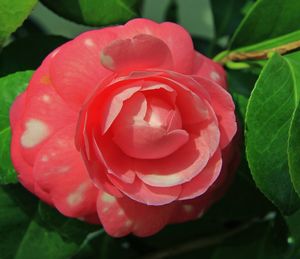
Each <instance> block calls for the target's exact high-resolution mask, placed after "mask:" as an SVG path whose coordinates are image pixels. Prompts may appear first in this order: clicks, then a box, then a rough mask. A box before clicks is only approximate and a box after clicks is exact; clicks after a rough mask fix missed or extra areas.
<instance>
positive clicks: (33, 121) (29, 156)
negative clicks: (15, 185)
mask: <svg viewBox="0 0 300 259" xmlns="http://www.w3.org/2000/svg"><path fill="white" fill-rule="evenodd" d="M52 55H53V54H50V55H49V56H48V57H47V58H46V60H45V61H44V62H43V64H42V65H41V67H40V68H39V69H38V70H37V71H36V72H35V74H34V75H33V77H32V79H31V81H30V84H29V86H28V88H27V90H26V100H25V103H24V108H23V114H22V117H20V118H19V121H18V123H20V130H21V132H22V133H21V135H20V136H14V137H17V138H18V140H17V141H19V143H20V151H21V153H22V155H23V156H24V158H25V160H26V161H28V162H29V163H30V164H31V165H33V163H34V159H35V156H36V154H37V152H38V151H39V150H40V148H41V147H42V145H43V144H44V143H45V141H46V140H47V139H48V138H49V137H51V136H52V135H53V134H54V133H55V132H56V131H57V130H59V129H60V128H62V127H65V126H66V125H69V124H71V123H75V121H76V120H77V116H78V115H77V114H76V113H75V112H74V111H72V110H71V109H70V108H69V107H68V106H67V105H66V104H65V102H64V101H63V100H62V99H61V98H60V96H59V95H58V94H57V93H56V91H55V89H54V88H53V87H52V85H51V81H50V80H49V74H48V66H49V62H50V61H51V58H52Z"/></svg>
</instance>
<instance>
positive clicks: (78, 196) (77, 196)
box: [67, 183, 88, 206]
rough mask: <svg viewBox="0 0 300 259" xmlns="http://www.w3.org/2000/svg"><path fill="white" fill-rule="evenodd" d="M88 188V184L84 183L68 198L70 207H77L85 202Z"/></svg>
mask: <svg viewBox="0 0 300 259" xmlns="http://www.w3.org/2000/svg"><path fill="white" fill-rule="evenodd" d="M87 187H88V183H82V184H80V185H79V186H78V188H77V189H76V190H75V191H74V192H72V193H71V194H70V195H69V196H68V198H67V202H68V204H69V205H70V206H76V205H78V204H79V203H81V202H82V201H83V198H84V196H83V194H84V192H85V191H86V189H87Z"/></svg>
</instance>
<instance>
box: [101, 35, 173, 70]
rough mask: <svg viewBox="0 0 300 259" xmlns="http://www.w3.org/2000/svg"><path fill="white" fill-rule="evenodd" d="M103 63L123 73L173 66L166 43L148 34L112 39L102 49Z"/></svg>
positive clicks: (108, 67)
mask: <svg viewBox="0 0 300 259" xmlns="http://www.w3.org/2000/svg"><path fill="white" fill-rule="evenodd" d="M124 50H125V51H124ZM101 63H102V65H103V66H104V67H106V68H107V69H110V70H112V71H114V72H118V73H123V74H126V73H127V72H130V71H134V70H144V69H148V68H156V69H157V68H167V69H172V67H173V64H172V57H171V53H170V50H169V48H168V46H167V45H166V43H164V42H163V41H162V40H160V39H159V38H156V37H153V36H151V35H147V34H138V35H135V36H134V37H133V38H127V39H118V40H115V41H112V42H111V43H110V44H109V45H107V46H106V47H105V48H104V49H103V50H102V51H101Z"/></svg>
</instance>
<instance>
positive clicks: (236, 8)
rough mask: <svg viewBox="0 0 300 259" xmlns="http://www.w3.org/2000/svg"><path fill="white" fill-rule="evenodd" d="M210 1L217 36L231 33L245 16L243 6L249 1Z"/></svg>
mask: <svg viewBox="0 0 300 259" xmlns="http://www.w3.org/2000/svg"><path fill="white" fill-rule="evenodd" d="M210 3H211V7H212V12H213V18H214V24H215V37H216V38H220V37H222V36H225V35H231V34H232V33H233V32H234V30H235V29H236V27H237V25H238V24H239V22H240V21H241V20H242V18H243V14H242V8H243V6H244V5H245V4H246V3H247V1H240V0H227V1H224V0H210Z"/></svg>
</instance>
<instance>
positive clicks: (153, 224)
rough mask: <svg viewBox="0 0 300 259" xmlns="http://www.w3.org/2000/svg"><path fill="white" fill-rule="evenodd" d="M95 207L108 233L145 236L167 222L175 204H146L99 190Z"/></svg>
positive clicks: (116, 235) (115, 235)
mask: <svg viewBox="0 0 300 259" xmlns="http://www.w3.org/2000/svg"><path fill="white" fill-rule="evenodd" d="M97 209H98V215H99V218H100V220H101V223H102V224H103V227H104V229H105V230H106V232H108V233H109V234H110V235H112V236H114V237H121V236H125V235H128V234H129V233H133V234H135V235H137V236H140V237H145V236H150V235H153V234H155V233H156V232H158V231H159V230H160V229H162V228H163V227H164V226H165V225H166V224H167V223H168V221H169V218H170V216H171V215H172V212H173V211H174V209H175V204H170V205H165V206H147V205H144V204H141V203H138V202H135V201H133V200H131V199H128V198H127V197H124V198H115V197H113V196H111V195H109V194H108V193H105V192H102V191H100V192H99V196H98V201H97Z"/></svg>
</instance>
